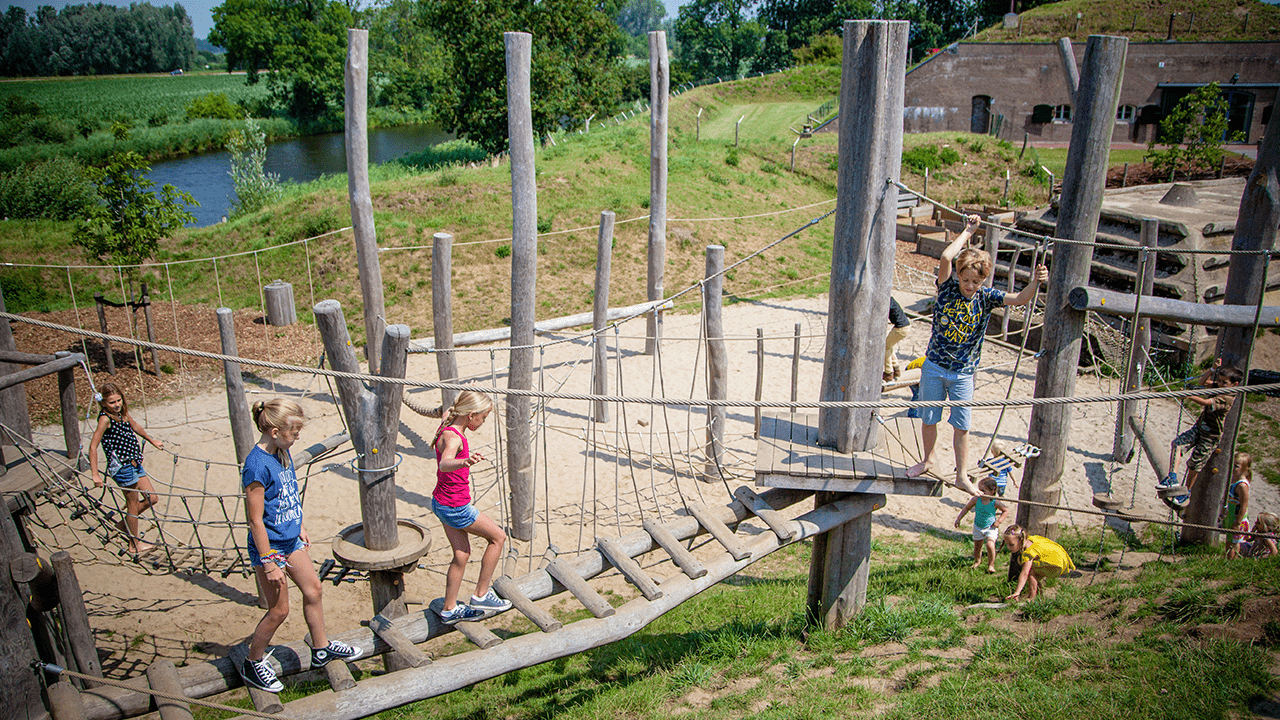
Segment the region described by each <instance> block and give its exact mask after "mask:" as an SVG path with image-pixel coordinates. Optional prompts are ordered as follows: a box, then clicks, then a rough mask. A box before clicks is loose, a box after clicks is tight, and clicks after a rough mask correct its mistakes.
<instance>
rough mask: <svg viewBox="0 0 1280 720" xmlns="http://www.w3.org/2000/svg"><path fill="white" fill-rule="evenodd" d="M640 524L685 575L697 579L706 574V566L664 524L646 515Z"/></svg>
mask: <svg viewBox="0 0 1280 720" xmlns="http://www.w3.org/2000/svg"><path fill="white" fill-rule="evenodd" d="M641 524H642V525H643V527H644V531H645V532H646V533H648V534H649V536H650V537H651V538H653V542H654V543H656V544H657V545H658V546H659V547H661V548H662V549H663V550H665V551H666V552H667V555H669V556H670V557H671V562H673V563H675V564H676V566H677V567H679V568H680V570H681V571H683V572H684V574H685V575H688V576H689V577H691V578H694V579H697V578H700V577H702V576H703V575H706V574H707V568H706V567H704V566H703V565H702V563H701V562H700V561H699V560H698V559H697V558H695V557H694V556H693V553H691V552H689V551H688V550H687V549H685V546H684V545H681V544H680V539H679V538H677V537H676V536H675V534H674V533H672V532H671V531H670V530H668V529H667V527H666V526H665V525H663V524H662V523H660V522H658V521H656V520H654V519H653V518H648V517H646V518H644V519H643V520H641Z"/></svg>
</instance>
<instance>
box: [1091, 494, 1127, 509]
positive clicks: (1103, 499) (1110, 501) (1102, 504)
mask: <svg viewBox="0 0 1280 720" xmlns="http://www.w3.org/2000/svg"><path fill="white" fill-rule="evenodd" d="M1122 504H1123V503H1121V502H1120V501H1119V500H1117V499H1115V498H1113V497H1111V496H1110V495H1107V494H1099V495H1094V496H1093V506H1094V507H1096V508H1101V509H1102V510H1106V511H1107V512H1115V511H1116V510H1119V509H1120V507H1121V506H1122Z"/></svg>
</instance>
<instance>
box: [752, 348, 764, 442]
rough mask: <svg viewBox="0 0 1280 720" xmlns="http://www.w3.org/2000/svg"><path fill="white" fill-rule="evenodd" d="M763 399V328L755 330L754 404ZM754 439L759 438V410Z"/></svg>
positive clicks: (757, 411)
mask: <svg viewBox="0 0 1280 720" xmlns="http://www.w3.org/2000/svg"><path fill="white" fill-rule="evenodd" d="M763 398H764V328H756V402H760V400H762V399H763ZM754 434H755V436H756V437H760V408H756V423H755V432H754Z"/></svg>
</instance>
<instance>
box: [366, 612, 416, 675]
mask: <svg viewBox="0 0 1280 720" xmlns="http://www.w3.org/2000/svg"><path fill="white" fill-rule="evenodd" d="M369 629H370V630H372V631H374V632H375V633H377V635H378V637H380V638H382V641H383V642H385V643H386V644H388V645H390V646H391V647H392V648H394V649H395V651H396V653H397V654H399V655H400V657H401V658H402V659H403V660H404V661H405V663H406V664H407V665H408V666H409V667H422V666H423V665H426V664H427V663H429V662H431V658H429V657H427V654H426V653H424V652H422V651H421V650H419V649H418V647H417V646H416V645H414V644H413V641H412V640H410V639H409V636H407V635H405V634H404V631H402V630H400V629H398V628H396V627H395V626H394V625H392V624H391V620H390V619H389V618H387V617H385V616H383V615H374V616H373V619H372V620H370V621H369Z"/></svg>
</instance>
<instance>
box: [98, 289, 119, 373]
mask: <svg viewBox="0 0 1280 720" xmlns="http://www.w3.org/2000/svg"><path fill="white" fill-rule="evenodd" d="M93 301H94V304H95V305H97V306H98V327H99V328H101V330H102V334H103V335H106V334H107V310H106V306H105V303H104V298H103V297H102V293H100V292H98V293H94V294H93ZM102 350H103V352H105V353H106V354H107V374H108V375H115V374H116V359H115V357H114V356H112V354H111V341H110V340H107V339H103V341H102Z"/></svg>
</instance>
